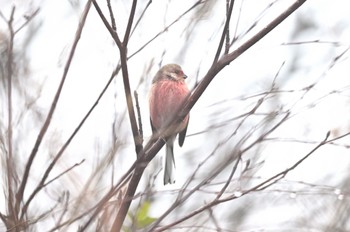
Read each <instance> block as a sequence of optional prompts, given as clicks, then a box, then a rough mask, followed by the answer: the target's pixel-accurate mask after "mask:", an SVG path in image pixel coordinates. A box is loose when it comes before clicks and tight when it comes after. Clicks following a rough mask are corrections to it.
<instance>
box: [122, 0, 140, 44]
mask: <svg viewBox="0 0 350 232" xmlns="http://www.w3.org/2000/svg"><path fill="white" fill-rule="evenodd" d="M136 5H137V0H133V2H132V6H131V11H130V14H129V20H128V25H127V26H126V30H125V34H124V39H123V44H124V46H125V47H126V46H127V44H128V43H129V37H130V32H131V27H132V23H133V22H134V18H135V11H136Z"/></svg>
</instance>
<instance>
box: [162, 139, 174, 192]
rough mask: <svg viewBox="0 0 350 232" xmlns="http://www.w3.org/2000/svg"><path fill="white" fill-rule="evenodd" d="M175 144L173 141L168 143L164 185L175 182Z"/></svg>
mask: <svg viewBox="0 0 350 232" xmlns="http://www.w3.org/2000/svg"><path fill="white" fill-rule="evenodd" d="M173 145H174V142H173V141H169V142H167V143H166V153H165V169H164V185H166V184H173V183H175V175H174V174H175V159H174V152H173Z"/></svg>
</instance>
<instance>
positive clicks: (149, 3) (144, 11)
mask: <svg viewBox="0 0 350 232" xmlns="http://www.w3.org/2000/svg"><path fill="white" fill-rule="evenodd" d="M151 3H152V0H149V1H148V3H147V5H146V7H145V9H143V11H142V13H141V15H140V17H139V18H138V20H137V21H136V23H135V26H134V28H133V29H132V31H131V33H130V36H132V34H133V33H134V31H135V30H136V28H137V26H138V25H139V23H140V22H141V19H142V18H143V16H144V15H145V13H146V10H147V9H148V7H149V6H150V5H151Z"/></svg>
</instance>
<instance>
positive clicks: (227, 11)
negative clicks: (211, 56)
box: [224, 0, 234, 54]
mask: <svg viewBox="0 0 350 232" xmlns="http://www.w3.org/2000/svg"><path fill="white" fill-rule="evenodd" d="M233 2H234V0H233ZM231 12H232V11H231ZM230 14H231V13H230V0H226V18H228V17H231V16H230ZM228 23H229V24H228V26H227V28H226V43H225V53H224V54H228V52H229V49H230V26H229V25H230V22H228Z"/></svg>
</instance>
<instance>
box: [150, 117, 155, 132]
mask: <svg viewBox="0 0 350 232" xmlns="http://www.w3.org/2000/svg"><path fill="white" fill-rule="evenodd" d="M149 121H150V123H151V127H152V132H153V134H154V133H155V132H156V128H154V126H153V123H152V119H151V118H149Z"/></svg>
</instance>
